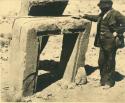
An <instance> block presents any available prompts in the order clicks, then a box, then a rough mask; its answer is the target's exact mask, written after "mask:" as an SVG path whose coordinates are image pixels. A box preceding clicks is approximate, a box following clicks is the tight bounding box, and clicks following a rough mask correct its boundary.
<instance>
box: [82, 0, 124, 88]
mask: <svg viewBox="0 0 125 103" xmlns="http://www.w3.org/2000/svg"><path fill="white" fill-rule="evenodd" d="M112 5H113V2H112V0H100V2H99V3H98V7H99V8H100V10H101V13H100V14H99V15H97V16H96V15H88V14H85V15H84V16H82V17H83V18H85V19H88V20H91V21H94V22H97V34H96V37H95V42H94V46H96V47H99V48H100V53H99V60H98V64H99V68H100V75H101V80H100V85H101V86H105V85H106V87H108V88H110V87H113V86H114V85H115V78H114V76H115V65H116V61H115V57H116V51H117V49H118V48H123V47H124V37H123V33H124V32H125V16H123V15H122V14H121V13H120V12H119V11H116V10H114V9H113V8H112Z"/></svg>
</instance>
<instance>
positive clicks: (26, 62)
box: [10, 17, 90, 98]
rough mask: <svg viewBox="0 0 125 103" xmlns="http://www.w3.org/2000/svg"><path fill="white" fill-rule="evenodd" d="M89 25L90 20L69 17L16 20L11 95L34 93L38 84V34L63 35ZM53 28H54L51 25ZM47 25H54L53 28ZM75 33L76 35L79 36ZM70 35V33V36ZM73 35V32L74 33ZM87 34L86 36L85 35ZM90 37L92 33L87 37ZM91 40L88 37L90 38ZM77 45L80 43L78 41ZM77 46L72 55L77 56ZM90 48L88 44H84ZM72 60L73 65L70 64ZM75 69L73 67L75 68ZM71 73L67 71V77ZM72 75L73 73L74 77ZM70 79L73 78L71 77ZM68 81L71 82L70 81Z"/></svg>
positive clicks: (12, 51)
mask: <svg viewBox="0 0 125 103" xmlns="http://www.w3.org/2000/svg"><path fill="white" fill-rule="evenodd" d="M88 24H90V23H89V22H88V21H84V20H75V19H72V18H70V17H53V18H44V17H43V18H30V17H29V18H28V17H27V18H20V19H17V20H16V21H15V24H14V26H13V39H12V42H11V53H10V68H11V70H10V73H11V75H12V76H11V85H12V88H11V91H10V92H11V93H12V96H13V97H14V98H19V97H22V95H23V96H27V95H32V94H33V93H34V88H35V84H36V79H37V78H36V73H37V72H36V71H37V56H38V41H37V32H43V33H44V32H46V31H47V32H48V34H46V35H50V36H51V35H54V34H55V32H54V33H53V31H54V30H57V31H58V32H56V35H57V34H62V33H63V31H64V30H65V29H66V30H67V31H69V32H72V31H71V30H75V31H77V32H78V30H79V28H80V32H81V31H84V30H85V28H86V26H87V25H88ZM52 25H53V26H52ZM48 26H50V27H51V26H52V27H51V29H50V28H48ZM77 32H76V33H77ZM43 33H42V34H43ZM67 35H69V34H67ZM72 35H76V34H74V32H72ZM82 35H84V33H83V34H82ZM87 35H89V34H87ZM87 40H88V38H87ZM77 43H78V42H77ZM77 43H76V44H75V45H76V47H75V48H74V51H73V53H72V55H71V58H73V56H74V55H75V56H76V53H75V51H77ZM85 46H87V44H86V45H85ZM83 58H84V57H83ZM72 60H73V59H69V64H72V65H74V62H75V61H74V60H73V61H72ZM70 61H71V62H72V63H70ZM73 67H74V66H73ZM73 67H71V66H70V68H69V67H67V69H68V71H69V72H72V71H73ZM67 73H68V72H66V74H67ZM68 75H70V74H68ZM71 75H72V74H71ZM68 78H70V79H71V77H68ZM67 81H68V79H67Z"/></svg>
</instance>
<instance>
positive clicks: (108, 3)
mask: <svg viewBox="0 0 125 103" xmlns="http://www.w3.org/2000/svg"><path fill="white" fill-rule="evenodd" d="M112 4H113V2H112V0H100V2H99V3H98V6H99V8H100V9H101V11H102V12H105V11H107V10H110V9H111V8H112Z"/></svg>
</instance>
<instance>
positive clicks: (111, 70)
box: [106, 48, 116, 87]
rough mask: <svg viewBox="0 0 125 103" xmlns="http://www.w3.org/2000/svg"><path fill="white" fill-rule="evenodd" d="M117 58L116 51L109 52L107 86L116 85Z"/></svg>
mask: <svg viewBox="0 0 125 103" xmlns="http://www.w3.org/2000/svg"><path fill="white" fill-rule="evenodd" d="M115 57H116V49H115V48H114V49H112V50H111V51H110V52H109V55H108V60H107V61H108V64H107V73H106V75H107V84H108V85H109V86H110V87H112V86H114V85H115V77H114V76H115V65H116V61H115Z"/></svg>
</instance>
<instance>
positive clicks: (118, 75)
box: [85, 65, 125, 82]
mask: <svg viewBox="0 0 125 103" xmlns="http://www.w3.org/2000/svg"><path fill="white" fill-rule="evenodd" d="M97 69H99V67H93V66H90V65H85V70H86V74H87V76H88V75H91V74H92V73H93V72H95V71H96V70H97ZM124 78H125V75H122V74H121V73H119V72H117V71H116V72H115V81H116V82H119V81H121V80H123V79H124Z"/></svg>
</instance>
